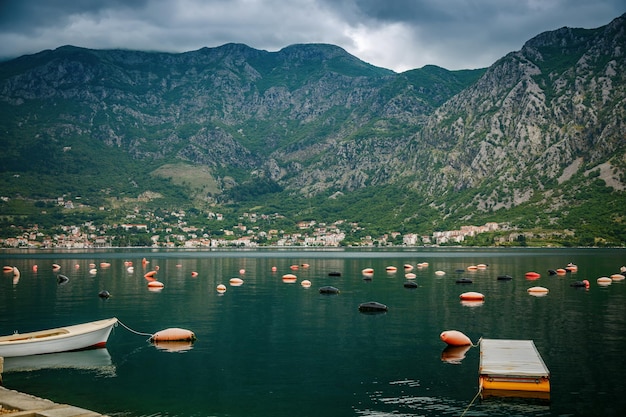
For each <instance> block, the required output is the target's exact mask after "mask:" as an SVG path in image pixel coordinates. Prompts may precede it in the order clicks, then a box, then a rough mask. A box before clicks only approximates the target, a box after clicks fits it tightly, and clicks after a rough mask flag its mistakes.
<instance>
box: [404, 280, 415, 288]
mask: <svg viewBox="0 0 626 417" xmlns="http://www.w3.org/2000/svg"><path fill="white" fill-rule="evenodd" d="M404 288H417V282H415V281H407V282H405V283H404Z"/></svg>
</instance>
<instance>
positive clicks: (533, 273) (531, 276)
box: [524, 271, 541, 279]
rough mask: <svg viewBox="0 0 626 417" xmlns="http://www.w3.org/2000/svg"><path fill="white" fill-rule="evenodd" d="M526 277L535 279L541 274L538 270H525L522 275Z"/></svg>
mask: <svg viewBox="0 0 626 417" xmlns="http://www.w3.org/2000/svg"><path fill="white" fill-rule="evenodd" d="M524 276H525V277H526V278H527V279H537V278H539V277H541V274H540V273H539V272H532V271H531V272H526V274H525V275H524Z"/></svg>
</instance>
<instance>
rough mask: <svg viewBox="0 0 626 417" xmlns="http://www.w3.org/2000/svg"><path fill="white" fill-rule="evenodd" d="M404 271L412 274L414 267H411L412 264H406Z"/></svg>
mask: <svg viewBox="0 0 626 417" xmlns="http://www.w3.org/2000/svg"><path fill="white" fill-rule="evenodd" d="M404 270H405V271H406V272H411V271H412V270H413V265H411V264H404Z"/></svg>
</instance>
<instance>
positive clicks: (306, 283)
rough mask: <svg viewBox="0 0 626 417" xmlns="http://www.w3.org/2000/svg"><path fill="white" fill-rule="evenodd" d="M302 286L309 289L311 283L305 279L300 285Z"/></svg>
mask: <svg viewBox="0 0 626 417" xmlns="http://www.w3.org/2000/svg"><path fill="white" fill-rule="evenodd" d="M300 285H302V286H303V287H304V288H309V287H310V286H311V281H309V280H308V279H305V280H303V281H302V282H301V283H300Z"/></svg>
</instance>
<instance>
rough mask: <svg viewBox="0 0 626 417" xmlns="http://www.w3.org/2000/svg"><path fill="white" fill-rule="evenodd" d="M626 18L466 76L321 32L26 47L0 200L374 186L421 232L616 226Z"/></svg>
mask: <svg viewBox="0 0 626 417" xmlns="http://www.w3.org/2000/svg"><path fill="white" fill-rule="evenodd" d="M625 21H626V15H623V16H621V17H619V18H617V19H615V20H614V21H613V22H611V23H609V24H608V25H606V26H604V27H601V28H597V29H572V28H562V29H559V30H556V31H552V32H546V33H543V34H540V35H538V36H536V37H535V38H533V39H531V40H529V41H528V42H527V43H526V44H525V45H524V47H523V48H522V49H521V50H520V51H515V52H511V53H510V54H508V55H507V56H505V57H503V58H502V59H500V60H499V61H497V62H496V63H495V64H494V65H492V66H491V67H490V68H488V69H481V70H468V71H447V70H445V69H442V68H438V67H433V66H426V67H424V68H421V69H416V70H412V71H407V72H405V73H401V74H396V73H393V72H392V71H389V70H386V69H383V68H377V67H374V66H371V65H369V64H367V63H364V62H362V61H360V60H358V59H357V58H355V57H353V56H351V55H349V54H348V53H346V52H345V51H344V50H342V49H341V48H338V47H336V46H332V45H321V44H307V45H292V46H289V47H286V48H284V49H283V50H281V51H278V52H267V51H259V50H255V49H252V48H249V47H247V46H245V45H239V44H228V45H224V46H221V47H218V48H203V49H200V50H198V51H192V52H188V53H183V54H167V53H157V52H137V51H122V50H108V51H100V50H88V49H82V48H76V47H72V46H66V47H61V48H58V49H56V50H53V51H42V52H41V53H38V54H35V55H30V56H23V57H20V58H18V59H15V60H12V61H8V62H4V63H0V131H1V132H2V135H1V136H0V144H1V145H2V147H3V150H4V152H3V153H2V155H0V167H1V168H0V176H2V178H3V180H4V181H5V184H6V185H5V189H4V191H3V194H5V195H7V196H8V197H15V196H17V195H22V196H29V197H33V198H44V197H53V196H55V195H58V194H59V193H63V194H67V193H70V194H71V193H74V195H81V196H83V198H86V199H87V198H93V199H97V197H96V195H101V194H102V191H103V190H104V191H106V194H107V195H108V196H109V197H110V196H120V195H135V196H136V195H139V194H141V193H145V192H146V191H159V192H166V191H165V190H169V192H170V197H172V198H175V197H176V196H177V195H178V197H182V199H183V200H184V198H185V197H184V196H189V197H192V198H193V203H192V204H193V205H195V206H197V207H202V205H203V204H215V203H217V204H228V203H241V202H243V201H247V203H246V204H249V205H250V206H251V207H259V206H260V207H263V206H265V205H269V206H271V204H270V203H269V201H270V200H271V198H272V196H275V197H276V198H280V199H283V200H284V199H285V198H290V199H293V200H294V201H296V200H297V201H299V202H301V204H303V206H302V207H306V206H308V207H309V209H308V211H306V210H304V211H306V212H307V213H309V215H315V214H317V215H321V213H323V212H324V210H323V209H324V206H325V205H327V204H329V205H332V210H333V211H334V214H333V216H337V217H341V216H343V218H348V217H350V208H349V207H350V206H351V205H354V201H355V200H354V199H355V198H359V196H367V195H370V196H371V195H376V194H377V193H380V192H382V191H376V190H385V191H384V193H395V194H394V196H395V197H394V198H397V201H395V203H396V206H401V207H402V210H400V212H398V213H396V214H395V218H396V220H395V226H397V227H399V226H400V225H404V226H406V227H408V226H407V225H410V224H412V223H411V222H409V221H408V220H407V219H411V218H416V217H419V216H420V215H421V213H425V212H428V213H430V215H431V216H432V214H433V213H436V215H435V216H434V217H433V218H431V219H430V220H429V221H428V222H426V223H420V225H419V226H417V225H415V224H413V226H414V227H415V228H416V229H420V230H416V231H418V232H421V231H426V230H421V229H431V230H432V229H437V228H439V227H443V225H444V223H445V224H453V225H456V224H462V223H463V222H472V221H481V220H483V219H493V220H497V221H503V220H506V221H511V222H513V223H515V225H517V226H522V227H530V226H537V225H538V226H541V227H544V228H546V227H550V226H551V225H553V226H555V227H560V228H566V227H570V223H572V222H573V220H574V218H575V217H576V216H578V217H579V216H581V213H583V212H586V211H588V210H590V207H593V206H595V205H596V204H597V201H596V200H597V199H598V198H607V199H609V200H610V201H612V202H614V203H613V205H615V206H616V207H614V209H611V210H609V212H608V213H607V214H606V215H607V216H609V217H610V222H612V223H611V224H612V227H620V226H622V221H623V219H621V217H622V215H621V214H619V213H623V210H622V211H620V209H618V207H617V206H619V204H617V202H619V201H622V200H623V199H624V189H625V184H626V177H625V169H626V159H625V147H624V145H625V143H626V142H625V141H624V138H625V137H626V127H625V125H624V121H625V120H626V114H625V111H626V105H625V104H626V103H625V89H624V86H625V84H626V83H625V81H626V80H625V77H626V74H625V72H624V71H623V69H624V68H626V62H625V58H624V53H625V51H624V46H625V45H626V38H625V33H624V31H625V27H626V24H625ZM173 167H176V169H173ZM181 167H183V168H184V167H186V169H187V174H186V175H182V174H181V175H180V176H178V174H176V173H180V172H181V169H182V168H181ZM170 168H172V169H170ZM198 169H200V170H202V172H203V174H202V175H196V173H197V172H199V171H197V170H198ZM182 170H183V171H184V169H182ZM168 172H171V173H172V174H171V175H168ZM190 178H197V179H200V178H203V179H202V181H200V180H198V181H196V182H195V183H194V181H193V180H190ZM209 184H210V186H209ZM144 195H145V194H144ZM374 200H375V199H372V201H374ZM387 200H389V199H387ZM177 201H178V203H177V204H180V198H179V199H178V200H177ZM274 201H275V200H274ZM307 201H308V202H307ZM342 201H343V203H342ZM342 204H343V205H342ZM590 205H591V206H590ZM311 206H314V207H315V208H318V209H320V210H318V211H317V212H316V210H315V209H311ZM299 207H300V206H299ZM302 207H300V208H298V207H295V208H293V210H294V213H298V212H300V213H302V212H304V211H302V210H301V208H302ZM326 208H328V207H326ZM574 208H579V210H578V211H577V210H575V209H574ZM368 210H370V211H371V212H372V213H374V217H376V216H379V217H380V216H383V217H384V216H386V215H387V212H388V211H389V208H388V207H387V206H386V205H376V204H374V205H370V206H369V207H368ZM433 210H434V211H433ZM327 212H328V210H326V213H327ZM321 220H326V221H331V220H336V219H321ZM391 224H393V222H391Z"/></svg>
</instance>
